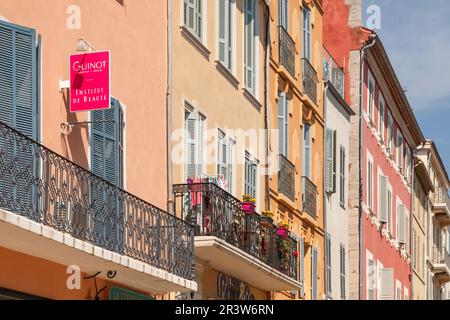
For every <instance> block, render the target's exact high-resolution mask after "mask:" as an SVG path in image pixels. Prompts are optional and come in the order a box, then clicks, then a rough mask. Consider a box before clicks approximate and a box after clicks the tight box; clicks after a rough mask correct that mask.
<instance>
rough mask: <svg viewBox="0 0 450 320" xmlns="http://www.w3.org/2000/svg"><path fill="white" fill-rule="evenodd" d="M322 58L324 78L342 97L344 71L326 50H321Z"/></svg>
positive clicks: (343, 92)
mask: <svg viewBox="0 0 450 320" xmlns="http://www.w3.org/2000/svg"><path fill="white" fill-rule="evenodd" d="M323 59H324V66H323V67H324V78H325V79H327V80H328V81H330V82H331V84H332V85H333V87H334V88H335V89H336V91H337V92H338V93H339V95H340V96H341V97H342V98H344V94H345V91H344V90H345V73H344V71H343V69H342V68H341V67H339V66H338V64H337V63H336V61H335V60H334V59H333V58H332V57H331V55H330V54H329V53H328V51H327V50H326V49H325V48H324V50H323Z"/></svg>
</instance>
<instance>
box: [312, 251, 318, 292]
mask: <svg viewBox="0 0 450 320" xmlns="http://www.w3.org/2000/svg"><path fill="white" fill-rule="evenodd" d="M311 295H312V297H311V299H312V300H317V249H316V248H315V247H312V252H311Z"/></svg>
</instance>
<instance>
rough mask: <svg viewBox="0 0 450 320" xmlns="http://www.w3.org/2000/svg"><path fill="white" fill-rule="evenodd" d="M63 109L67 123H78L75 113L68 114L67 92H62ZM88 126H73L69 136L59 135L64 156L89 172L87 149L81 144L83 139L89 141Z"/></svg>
mask: <svg viewBox="0 0 450 320" xmlns="http://www.w3.org/2000/svg"><path fill="white" fill-rule="evenodd" d="M62 97H63V103H64V104H63V108H64V110H65V112H66V119H67V122H78V121H79V120H78V117H77V114H76V113H71V112H70V106H69V91H68V90H65V91H64V92H63V95H62ZM88 126H89V124H82V125H75V126H73V128H72V131H71V133H70V134H69V135H67V136H66V135H64V134H62V133H61V146H62V148H63V152H64V155H65V156H66V157H67V158H68V159H70V160H72V161H73V162H75V163H76V164H78V165H79V166H81V167H83V168H85V169H87V170H89V159H88V157H87V152H86V151H87V148H85V146H84V143H83V137H85V138H86V137H87V138H88V139H89V127H88Z"/></svg>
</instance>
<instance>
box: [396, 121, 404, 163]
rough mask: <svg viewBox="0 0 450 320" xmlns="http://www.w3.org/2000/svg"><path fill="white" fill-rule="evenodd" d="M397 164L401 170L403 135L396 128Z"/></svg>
mask: <svg viewBox="0 0 450 320" xmlns="http://www.w3.org/2000/svg"><path fill="white" fill-rule="evenodd" d="M397 166H398V168H399V170H400V172H403V136H402V134H401V133H400V130H399V129H397Z"/></svg>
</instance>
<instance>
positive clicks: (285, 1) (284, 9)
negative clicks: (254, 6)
mask: <svg viewBox="0 0 450 320" xmlns="http://www.w3.org/2000/svg"><path fill="white" fill-rule="evenodd" d="M278 15H279V17H278V18H279V20H280V21H279V25H280V26H283V27H284V29H285V30H286V31H288V30H289V29H288V28H289V0H279V2H278Z"/></svg>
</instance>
